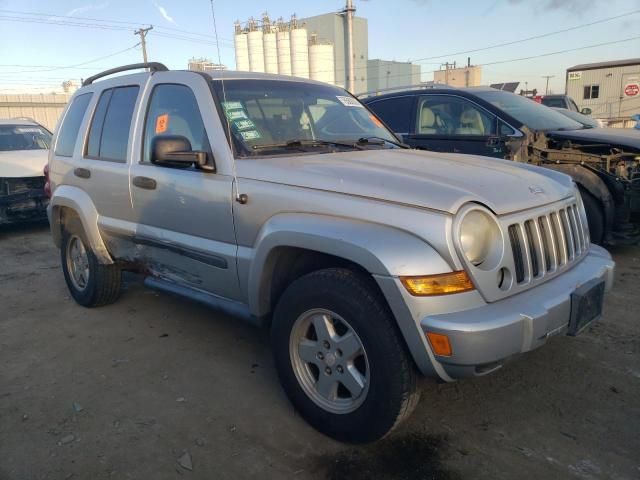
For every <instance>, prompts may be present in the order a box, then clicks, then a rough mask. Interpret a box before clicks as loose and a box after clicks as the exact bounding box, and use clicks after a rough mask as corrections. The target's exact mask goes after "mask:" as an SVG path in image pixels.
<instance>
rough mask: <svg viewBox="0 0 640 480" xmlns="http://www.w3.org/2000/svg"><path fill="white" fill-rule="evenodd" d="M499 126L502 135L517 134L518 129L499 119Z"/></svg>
mask: <svg viewBox="0 0 640 480" xmlns="http://www.w3.org/2000/svg"><path fill="white" fill-rule="evenodd" d="M498 128H499V129H500V133H499V135H500V136H501V137H508V136H509V135H515V134H516V131H515V130H514V129H513V128H511V127H510V126H509V125H507V124H506V123H504V122H502V121H499V122H498Z"/></svg>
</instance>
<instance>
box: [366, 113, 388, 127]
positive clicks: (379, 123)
mask: <svg viewBox="0 0 640 480" xmlns="http://www.w3.org/2000/svg"><path fill="white" fill-rule="evenodd" d="M369 118H370V119H371V121H372V122H373V123H374V125H375V126H376V127H378V128H384V125H383V124H382V122H381V121H380V120H379V119H378V117H376V116H375V115H374V114H373V113H370V114H369Z"/></svg>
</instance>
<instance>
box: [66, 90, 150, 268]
mask: <svg viewBox="0 0 640 480" xmlns="http://www.w3.org/2000/svg"><path fill="white" fill-rule="evenodd" d="M141 90H142V88H141V85H139V84H129V85H119V86H116V87H113V88H106V89H104V90H102V91H101V92H100V93H99V94H98V95H95V103H93V104H92V115H91V117H90V118H91V120H90V124H89V127H88V130H87V134H86V137H85V142H84V145H83V151H82V159H81V161H80V162H79V163H77V164H76V168H75V169H74V176H75V179H76V184H77V185H78V186H81V187H83V188H85V189H88V190H90V194H91V199H92V201H93V203H94V205H95V206H96V209H97V211H98V214H99V215H100V219H99V226H100V227H101V229H102V227H103V226H104V225H110V226H114V227H116V228H118V227H119V226H122V225H123V224H126V223H128V222H131V221H132V220H133V217H132V214H133V210H132V206H131V197H130V194H129V165H128V163H127V159H128V158H129V156H130V155H131V142H130V139H131V137H132V135H133V131H134V125H133V123H134V122H133V118H134V114H135V111H136V105H137V101H138V97H139V96H140V92H141ZM112 230H113V229H111V230H104V231H103V233H105V234H106V236H107V237H109V232H110V231H112ZM110 246H111V247H113V248H110V250H112V253H113V254H114V255H115V256H116V257H118V256H120V252H118V251H116V248H115V244H113V243H111V244H110Z"/></svg>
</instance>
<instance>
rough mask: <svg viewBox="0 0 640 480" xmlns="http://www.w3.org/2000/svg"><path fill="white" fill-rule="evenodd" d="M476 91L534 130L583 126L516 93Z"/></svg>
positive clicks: (575, 128) (571, 128)
mask: <svg viewBox="0 0 640 480" xmlns="http://www.w3.org/2000/svg"><path fill="white" fill-rule="evenodd" d="M474 93H475V94H476V95H477V96H478V97H480V98H482V99H483V100H485V101H487V102H489V103H491V104H492V105H494V106H495V107H497V108H499V109H500V110H502V111H503V112H505V113H506V114H508V115H511V116H512V117H513V118H515V119H516V120H518V121H519V122H520V123H522V124H523V125H526V126H527V127H529V128H530V129H532V130H543V131H546V130H580V129H581V128H582V124H580V123H578V122H576V121H574V120H571V119H570V118H567V117H565V116H564V115H562V114H561V113H558V112H556V111H554V110H552V109H551V108H549V107H545V106H544V105H541V104H539V103H536V102H534V101H533V100H530V99H528V98H526V97H523V96H520V95H516V94H514V93H509V92H501V91H499V90H496V91H493V92H492V91H477V92H474Z"/></svg>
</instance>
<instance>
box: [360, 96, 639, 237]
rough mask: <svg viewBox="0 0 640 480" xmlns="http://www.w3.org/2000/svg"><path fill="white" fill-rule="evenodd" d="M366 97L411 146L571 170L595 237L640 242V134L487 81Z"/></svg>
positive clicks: (374, 109) (380, 116)
mask: <svg viewBox="0 0 640 480" xmlns="http://www.w3.org/2000/svg"><path fill="white" fill-rule="evenodd" d="M363 97H365V98H362V101H363V102H364V103H365V104H366V105H367V106H368V107H369V108H370V109H371V110H372V111H373V112H374V113H375V114H376V115H378V117H379V118H380V119H381V120H382V121H384V122H385V123H386V124H387V125H388V126H389V127H391V129H392V130H394V132H395V133H396V134H397V135H398V136H400V137H401V138H402V141H403V142H405V143H406V144H408V145H410V146H412V147H413V148H418V149H424V150H432V151H436V152H456V153H473V154H477V155H484V156H490V157H498V158H504V159H507V160H514V161H517V162H523V163H532V164H534V165H539V166H543V167H547V168H551V169H553V170H557V171H560V172H563V173H566V174H568V175H570V176H571V177H572V178H573V180H574V181H575V182H576V184H577V185H578V187H579V188H580V193H581V194H582V198H583V199H584V204H585V208H586V211H587V217H588V220H589V229H590V231H591V239H592V241H593V242H594V243H597V244H609V245H611V244H631V243H637V242H638V241H639V240H640V166H639V165H640V132H638V131H635V130H631V129H613V128H588V127H586V126H585V125H583V124H582V123H579V122H577V121H575V120H572V119H571V118H568V117H566V116H565V115H563V114H561V113H559V112H557V111H555V110H554V109H552V108H549V107H546V106H544V105H541V104H539V103H536V102H532V101H531V100H530V99H528V98H526V97H522V96H519V95H515V94H513V93H509V92H505V91H501V90H495V89H493V88H489V87H475V88H462V89H455V88H450V87H440V86H438V87H437V88H429V89H424V88H420V89H413V90H402V91H393V92H392V93H387V94H384V95H376V96H366V94H365V95H363Z"/></svg>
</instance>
